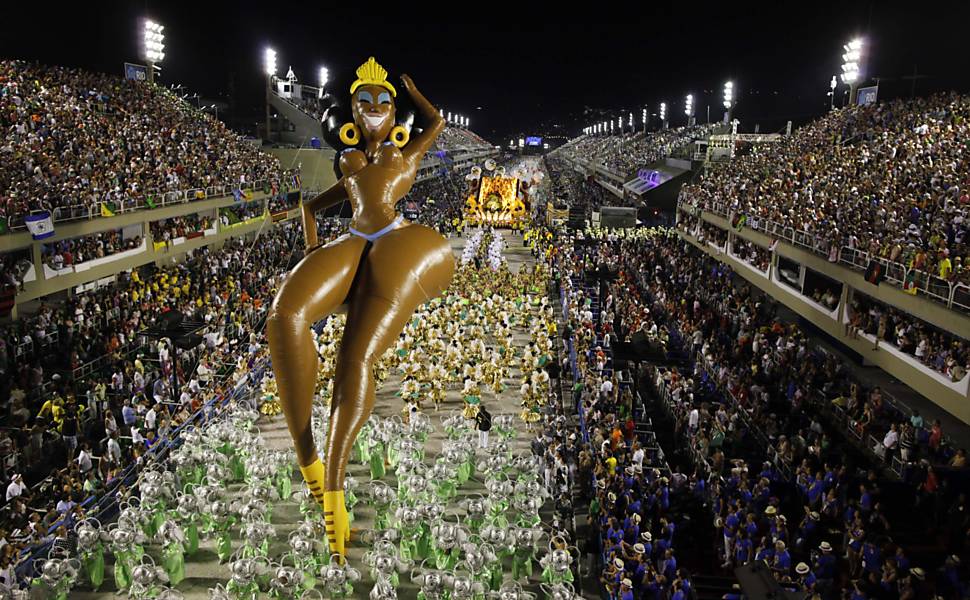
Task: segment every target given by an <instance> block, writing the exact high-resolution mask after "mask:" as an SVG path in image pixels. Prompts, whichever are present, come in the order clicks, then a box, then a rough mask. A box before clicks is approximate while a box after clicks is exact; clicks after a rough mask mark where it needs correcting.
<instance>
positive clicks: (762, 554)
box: [754, 537, 775, 565]
mask: <svg viewBox="0 0 970 600" xmlns="http://www.w3.org/2000/svg"><path fill="white" fill-rule="evenodd" d="M754 559H755V560H763V561H764V562H765V563H767V564H768V565H770V564H771V563H772V562H773V561H774V560H775V553H774V550H773V549H772V548H771V547H770V546H768V538H767V537H763V538H761V542H759V543H758V549H757V550H756V551H755V553H754Z"/></svg>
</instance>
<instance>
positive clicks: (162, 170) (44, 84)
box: [0, 60, 284, 229]
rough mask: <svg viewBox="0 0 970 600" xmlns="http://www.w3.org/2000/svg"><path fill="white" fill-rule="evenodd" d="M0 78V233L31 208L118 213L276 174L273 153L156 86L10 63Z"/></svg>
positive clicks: (1, 65) (68, 213)
mask: <svg viewBox="0 0 970 600" xmlns="http://www.w3.org/2000/svg"><path fill="white" fill-rule="evenodd" d="M0 80H2V82H3V88H2V102H3V112H4V130H3V131H4V136H3V142H2V145H0V156H2V157H3V160H2V161H0V218H3V219H5V228H6V229H13V228H15V227H18V226H20V225H22V222H23V217H24V216H25V215H27V214H29V213H30V212H31V211H33V210H49V211H51V212H52V214H53V217H54V220H55V221H57V220H60V219H68V218H78V217H88V216H96V215H100V213H101V205H102V203H108V204H110V206H112V207H113V208H114V211H124V210H129V209H132V208H135V207H144V206H146V203H147V205H148V206H151V205H159V204H162V202H164V201H167V200H169V199H170V198H172V197H178V196H179V194H180V193H182V197H184V192H185V191H187V190H202V191H203V192H205V190H207V189H212V188H218V189H219V190H221V193H222V194H229V193H230V191H231V189H233V188H237V187H240V186H241V184H245V183H250V184H252V183H257V182H260V183H262V182H266V183H268V182H269V181H271V180H272V181H279V180H280V179H281V178H282V177H283V176H284V173H283V170H282V169H281V167H280V165H279V162H278V161H277V160H276V159H275V158H274V157H272V156H271V155H269V154H265V153H263V152H260V151H259V149H258V147H254V146H252V145H251V144H249V143H246V142H244V141H243V139H242V138H241V136H239V135H237V134H235V133H233V132H232V131H230V130H229V129H228V128H227V127H226V126H225V125H224V124H223V123H222V122H221V121H218V120H216V119H214V118H212V117H211V116H209V115H207V114H205V113H203V112H201V111H200V110H198V109H196V108H194V107H193V106H192V105H190V104H189V103H187V102H185V101H184V100H182V99H180V98H179V97H178V96H177V95H175V94H174V93H173V92H172V91H170V90H167V89H166V88H164V87H161V86H149V85H145V84H143V83H139V82H135V81H129V80H125V79H122V78H121V77H118V76H114V75H105V74H101V73H92V72H87V71H82V70H78V69H71V68H67V67H56V66H44V65H40V64H36V63H27V62H23V61H14V60H4V61H2V62H0ZM194 197H195V195H194V194H193V196H192V198H194ZM114 211H112V212H114Z"/></svg>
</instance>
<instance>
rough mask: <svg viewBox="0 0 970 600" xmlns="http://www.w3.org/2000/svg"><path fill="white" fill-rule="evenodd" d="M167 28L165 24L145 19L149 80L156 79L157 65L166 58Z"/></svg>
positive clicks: (145, 43) (145, 47)
mask: <svg viewBox="0 0 970 600" xmlns="http://www.w3.org/2000/svg"><path fill="white" fill-rule="evenodd" d="M164 30H165V27H164V26H163V25H159V24H158V23H156V22H154V21H152V20H151V19H145V23H144V47H143V55H144V58H145V62H146V63H148V82H149V83H153V82H154V81H155V68H156V65H157V64H158V63H160V62H162V61H163V60H164V59H165V34H164V33H162V31H164Z"/></svg>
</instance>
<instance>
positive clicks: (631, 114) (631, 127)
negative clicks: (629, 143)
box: [627, 113, 633, 129]
mask: <svg viewBox="0 0 970 600" xmlns="http://www.w3.org/2000/svg"><path fill="white" fill-rule="evenodd" d="M628 120H629V123H627V125H629V126H630V129H633V113H630V115H629V119H628Z"/></svg>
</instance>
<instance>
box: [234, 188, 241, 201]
mask: <svg viewBox="0 0 970 600" xmlns="http://www.w3.org/2000/svg"><path fill="white" fill-rule="evenodd" d="M232 197H233V199H234V200H235V201H236V202H241V201H242V190H233V191H232Z"/></svg>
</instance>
